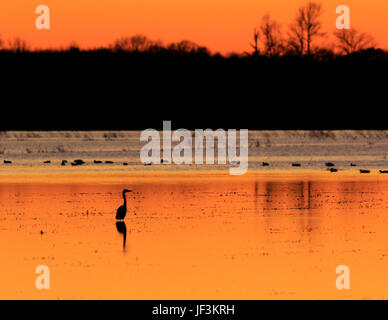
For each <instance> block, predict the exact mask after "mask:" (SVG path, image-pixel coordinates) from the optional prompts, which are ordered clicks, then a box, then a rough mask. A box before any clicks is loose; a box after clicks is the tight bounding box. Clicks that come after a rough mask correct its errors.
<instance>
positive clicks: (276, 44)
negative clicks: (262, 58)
mask: <svg viewBox="0 0 388 320" xmlns="http://www.w3.org/2000/svg"><path fill="white" fill-rule="evenodd" d="M260 30H261V35H262V38H263V39H262V42H263V44H264V52H265V55H267V56H270V57H273V56H277V55H279V54H280V53H281V52H282V50H283V49H284V46H283V40H282V37H281V31H280V24H279V23H278V22H277V21H275V20H273V19H271V16H270V14H266V15H264V16H263V18H262V21H261V26H260Z"/></svg>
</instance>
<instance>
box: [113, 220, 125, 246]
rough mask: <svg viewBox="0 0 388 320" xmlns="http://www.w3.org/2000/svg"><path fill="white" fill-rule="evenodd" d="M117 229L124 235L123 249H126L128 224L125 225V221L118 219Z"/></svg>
mask: <svg viewBox="0 0 388 320" xmlns="http://www.w3.org/2000/svg"><path fill="white" fill-rule="evenodd" d="M116 229H117V231H118V232H119V233H121V234H122V235H123V251H125V244H126V241H127V226H126V225H125V222H124V221H117V222H116Z"/></svg>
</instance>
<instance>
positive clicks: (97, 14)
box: [0, 0, 388, 53]
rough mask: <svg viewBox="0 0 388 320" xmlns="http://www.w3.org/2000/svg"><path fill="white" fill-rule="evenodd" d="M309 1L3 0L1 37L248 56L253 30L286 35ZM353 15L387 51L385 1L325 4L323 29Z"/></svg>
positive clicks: (49, 44)
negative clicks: (142, 39)
mask: <svg viewBox="0 0 388 320" xmlns="http://www.w3.org/2000/svg"><path fill="white" fill-rule="evenodd" d="M306 2H307V1H305V0H222V1H221V0H164V1H160V0H66V1H58V0H39V1H35V0H17V1H15V0H1V4H0V34H1V37H2V38H3V39H4V40H7V39H9V38H13V37H16V36H19V37H21V38H24V39H26V40H27V42H28V43H29V44H30V45H32V46H33V47H34V48H53V47H60V46H67V45H69V44H70V43H76V44H78V45H80V46H81V47H95V46H103V45H108V44H110V43H111V42H113V41H114V40H115V39H117V38H119V37H122V36H130V35H134V34H139V33H141V34H144V35H146V36H148V37H149V38H151V39H153V40H162V41H163V43H169V42H173V41H179V40H183V39H188V40H192V41H194V42H196V43H198V44H201V45H205V46H207V47H208V48H210V49H211V50H212V51H213V52H215V51H220V52H222V53H228V52H242V51H247V50H250V47H249V42H250V41H251V36H252V30H253V28H254V27H255V26H257V25H259V23H260V20H261V16H262V15H264V14H266V13H267V12H269V13H271V15H272V17H273V18H276V19H277V20H278V21H279V22H280V23H281V24H282V26H283V31H286V29H287V26H288V24H289V23H290V21H291V20H292V18H293V17H294V16H295V12H296V10H297V8H298V7H299V6H300V5H303V4H305V3H306ZM41 4H45V5H47V6H49V8H50V10H51V30H48V31H47V30H46V31H39V30H37V29H36V28H35V19H36V17H37V15H36V14H35V8H36V7H37V6H38V5H41ZM341 4H345V5H348V6H349V7H350V9H351V26H352V27H354V28H357V29H360V30H362V31H366V32H369V33H371V34H372V35H373V36H374V37H375V39H376V41H377V43H378V45H379V47H382V48H388V35H387V33H386V30H388V19H387V14H388V3H387V1H386V0H369V1H365V0H351V1H349V0H346V1H342V0H325V1H324V9H325V12H324V16H323V21H324V29H325V31H326V32H328V33H329V34H331V33H332V31H333V30H334V28H335V20H336V17H337V15H336V13H335V9H336V7H337V6H338V5H341Z"/></svg>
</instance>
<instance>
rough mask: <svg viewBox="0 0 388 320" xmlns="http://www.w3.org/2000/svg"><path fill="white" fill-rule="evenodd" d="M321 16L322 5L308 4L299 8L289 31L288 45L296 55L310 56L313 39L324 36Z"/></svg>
mask: <svg viewBox="0 0 388 320" xmlns="http://www.w3.org/2000/svg"><path fill="white" fill-rule="evenodd" d="M321 15H322V5H321V4H318V3H316V2H309V3H307V4H306V5H305V6H303V7H300V8H299V10H298V13H297V15H296V17H295V19H294V21H293V22H292V23H291V25H290V31H289V37H290V38H289V45H290V46H291V47H292V48H294V49H295V51H296V52H297V53H299V54H305V53H307V55H308V56H309V55H311V50H312V43H313V41H314V39H315V38H317V37H322V36H324V35H325V33H323V32H321V29H322V22H321V21H320V18H321Z"/></svg>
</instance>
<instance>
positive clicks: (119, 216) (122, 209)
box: [116, 189, 132, 220]
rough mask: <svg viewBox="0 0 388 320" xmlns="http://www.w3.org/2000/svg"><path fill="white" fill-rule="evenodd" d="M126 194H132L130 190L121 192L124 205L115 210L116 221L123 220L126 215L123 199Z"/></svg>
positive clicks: (125, 200) (125, 203) (125, 202)
mask: <svg viewBox="0 0 388 320" xmlns="http://www.w3.org/2000/svg"><path fill="white" fill-rule="evenodd" d="M128 192H132V190H128V189H124V190H123V198H124V204H123V205H122V206H120V207H119V208H118V209H117V213H116V220H124V218H125V216H126V214H127V199H126V198H125V194H126V193H128Z"/></svg>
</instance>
